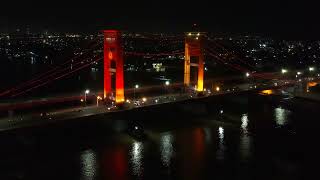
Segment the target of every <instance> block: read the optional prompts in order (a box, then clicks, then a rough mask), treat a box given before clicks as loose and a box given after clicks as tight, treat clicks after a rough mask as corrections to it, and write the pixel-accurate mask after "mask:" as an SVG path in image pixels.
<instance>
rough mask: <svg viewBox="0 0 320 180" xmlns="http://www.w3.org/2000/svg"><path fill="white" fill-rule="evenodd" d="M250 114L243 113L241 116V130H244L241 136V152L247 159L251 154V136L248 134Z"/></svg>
mask: <svg viewBox="0 0 320 180" xmlns="http://www.w3.org/2000/svg"><path fill="white" fill-rule="evenodd" d="M248 123H249V119H248V114H242V116H241V131H242V132H243V134H242V136H241V137H240V147H239V149H240V154H241V157H242V158H243V159H245V160H247V159H248V157H249V156H250V147H251V137H250V136H249V135H248Z"/></svg>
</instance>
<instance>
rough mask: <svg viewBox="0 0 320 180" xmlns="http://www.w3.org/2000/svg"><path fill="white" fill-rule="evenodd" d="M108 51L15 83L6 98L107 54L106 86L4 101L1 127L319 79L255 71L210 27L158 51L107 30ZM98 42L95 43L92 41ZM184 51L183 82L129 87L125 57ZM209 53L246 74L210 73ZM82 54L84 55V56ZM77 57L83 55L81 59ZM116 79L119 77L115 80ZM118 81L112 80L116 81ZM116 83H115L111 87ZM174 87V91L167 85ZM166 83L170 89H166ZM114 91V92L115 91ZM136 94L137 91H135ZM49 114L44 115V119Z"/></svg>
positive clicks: (311, 83)
mask: <svg viewBox="0 0 320 180" xmlns="http://www.w3.org/2000/svg"><path fill="white" fill-rule="evenodd" d="M103 37H104V38H103V39H104V40H103V57H100V56H96V55H94V56H93V57H92V56H91V57H88V58H84V56H85V55H84V54H80V55H77V56H76V57H74V58H72V59H70V60H69V61H66V62H64V63H63V64H61V65H59V66H57V67H55V68H53V69H51V70H49V71H47V72H45V73H43V74H41V75H40V76H38V77H36V78H33V79H31V80H30V81H27V82H24V83H22V84H20V85H17V86H16V87H13V88H10V89H7V90H4V91H2V92H0V97H1V98H11V97H12V98H13V97H19V96H21V95H24V94H26V93H28V92H30V91H32V90H34V89H37V88H40V87H42V86H45V85H47V84H49V83H51V82H52V81H56V80H59V79H62V78H65V77H68V76H71V75H72V74H74V73H76V72H79V71H80V70H82V69H84V68H87V67H89V66H90V65H92V64H93V63H97V62H98V61H100V60H103V69H104V73H103V79H104V80H103V91H102V92H100V91H97V92H94V93H93V92H90V91H89V90H86V91H85V92H84V95H81V96H79V95H69V96H62V97H47V98H45V99H32V100H29V101H26V100H23V101H22V102H17V103H12V102H7V103H2V104H0V111H3V112H8V116H7V117H3V118H2V120H1V121H0V131H4V130H10V129H15V128H20V127H25V126H30V125H35V124H39V123H40V124H41V123H48V122H51V121H60V120H66V119H75V118H81V117H87V116H94V115H98V114H105V113H114V112H121V111H129V110H132V109H136V108H144V107H148V106H157V105H164V104H168V103H176V102H184V101H188V100H191V99H193V100H197V99H203V98H208V97H213V96H219V95H225V94H237V93H242V92H249V91H253V92H259V93H262V94H270V92H272V91H271V89H277V88H282V87H288V86H294V85H295V84H297V83H307V85H308V86H314V85H315V84H316V83H317V82H318V81H319V79H318V78H319V77H314V79H308V78H297V77H293V78H292V77H289V76H285V75H284V74H285V73H286V72H285V71H283V72H256V71H253V70H249V69H248V68H245V67H243V66H241V65H239V64H232V63H230V62H227V61H226V58H227V57H224V56H223V55H221V53H219V52H217V50H216V49H215V48H212V47H210V46H208V45H207V41H210V39H209V38H208V36H207V35H206V33H205V32H187V33H185V35H184V51H183V50H181V51H173V52H162V53H157V54H151V53H141V52H140V53H139V52H125V51H124V49H123V40H122V34H121V32H120V31H118V30H105V31H103ZM98 45H99V44H94V45H93V47H96V46H98ZM216 48H218V49H219V50H221V49H222V50H225V48H224V47H223V46H222V45H219V44H216ZM173 54H175V55H177V54H178V55H183V56H184V64H183V65H182V66H183V68H184V71H183V72H184V74H181V76H183V82H176V83H172V82H170V81H166V82H165V83H164V84H161V85H154V86H146V87H137V86H135V87H133V88H129V89H125V86H124V84H125V77H124V60H125V58H124V57H125V56H126V55H134V56H139V55H148V56H165V55H173ZM205 56H211V57H214V58H215V60H216V61H217V62H220V63H222V64H224V65H225V66H227V67H228V68H232V69H234V70H237V71H240V72H241V73H242V74H243V76H233V77H230V76H229V77H221V78H219V77H216V78H214V79H209V78H208V79H206V78H205V76H204V75H205V73H204V72H205V66H204V64H205V62H206V61H205ZM82 58H83V59H82ZM79 59H80V60H79ZM76 60H78V61H76ZM239 61H241V63H242V64H246V65H247V66H251V67H252V65H250V64H248V63H246V62H244V61H243V60H241V58H240V59H239ZM191 68H196V70H197V75H196V76H197V77H196V80H195V81H191V79H190V76H191V73H190V72H191V71H190V69H191ZM249 77H250V78H255V79H263V80H264V82H263V83H262V82H260V83H256V82H243V81H241V80H243V79H248V78H249ZM113 79H114V80H113ZM221 81H225V82H227V81H236V82H237V83H236V84H235V83H232V84H230V85H229V84H227V83H226V84H224V85H223V86H217V85H216V86H213V82H221ZM113 82H114V83H115V85H113V84H112V83H113ZM113 86H114V87H115V88H114V89H112V87H113ZM169 88H170V92H167V91H166V89H169ZM163 89H165V91H166V93H164V94H163V93H162V92H163ZM151 91H153V92H155V93H152V94H151V93H150V96H146V97H142V98H135V94H136V93H137V92H145V94H148V92H151ZM160 92H161V93H160ZM113 94H115V95H113ZM132 94H133V97H132ZM89 100H91V101H92V100H96V103H94V104H93V105H92V104H91V105H89V104H88V105H87V106H85V107H83V106H81V107H79V106H77V107H66V108H62V109H61V108H60V109H57V110H54V111H51V112H41V113H39V112H36V113H27V114H25V115H14V114H13V111H16V110H19V109H25V108H31V109H32V108H33V107H39V106H43V105H47V104H49V105H52V104H56V103H62V104H63V103H66V102H68V101H78V102H81V101H84V102H87V101H89ZM44 120H45V121H44Z"/></svg>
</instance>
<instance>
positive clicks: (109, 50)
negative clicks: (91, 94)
mask: <svg viewBox="0 0 320 180" xmlns="http://www.w3.org/2000/svg"><path fill="white" fill-rule="evenodd" d="M103 33H104V51H103V52H104V65H103V67H104V82H103V83H104V88H103V97H104V98H105V99H106V98H108V97H109V96H110V95H111V93H112V88H111V82H112V79H111V78H112V77H111V73H112V72H115V74H116V75H115V76H116V77H115V79H116V80H115V82H116V85H115V94H116V97H115V101H116V103H123V102H124V100H125V99H124V78H123V47H122V40H121V32H120V31H118V30H104V31H103ZM112 62H115V63H114V64H115V67H112V66H111V65H112V64H113V63H112Z"/></svg>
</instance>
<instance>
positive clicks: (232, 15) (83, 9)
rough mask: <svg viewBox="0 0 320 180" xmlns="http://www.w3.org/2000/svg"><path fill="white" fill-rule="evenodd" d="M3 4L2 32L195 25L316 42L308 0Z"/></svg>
mask: <svg viewBox="0 0 320 180" xmlns="http://www.w3.org/2000/svg"><path fill="white" fill-rule="evenodd" d="M279 1H281V2H279ZM1 6H2V10H1V12H0V30H2V31H8V30H12V29H15V28H17V27H18V28H23V27H26V26H29V27H31V29H34V30H35V29H37V30H43V29H48V30H52V31H76V32H77V31H78V32H82V31H97V30H100V29H105V28H117V29H124V30H128V31H157V32H160V31H165V32H169V31H174V32H180V31H187V30H188V29H189V27H191V25H192V24H193V23H197V24H198V25H199V26H200V27H201V30H202V31H210V32H220V33H240V34H241V33H253V34H255V33H258V34H264V35H266V36H274V37H280V38H286V37H289V38H296V39H301V38H309V39H320V35H319V32H320V23H319V17H320V11H319V10H318V6H317V5H316V4H315V3H310V2H307V1H301V2H300V3H299V2H294V1H288V0H265V1H259V2H257V1H248V0H236V1H231V0H219V1H217V0H211V1H202V0H195V1H193V2H190V1H187V0H185V1H174V0H171V1H169V0H150V1H138V0H131V1H128V0H127V1H122V2H120V1H117V2H116V3H114V2H110V0H105V1H96V0H86V1H85V2H82V1H80V0H79V1H67V0H65V1H46V2H45V1H41V2H39V1H27V2H13V1H8V2H1ZM4 7H5V8H4Z"/></svg>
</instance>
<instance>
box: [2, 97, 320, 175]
mask: <svg viewBox="0 0 320 180" xmlns="http://www.w3.org/2000/svg"><path fill="white" fill-rule="evenodd" d="M302 104H303V106H304V107H300V105H302ZM302 104H300V105H295V106H285V107H284V106H283V105H281V104H275V105H270V104H267V103H265V104H264V103H260V104H254V105H249V104H243V103H237V102H224V103H223V105H221V106H218V108H216V111H217V112H216V113H215V112H213V113H209V114H206V115H201V116H194V115H186V116H183V115H181V116H179V115H174V116H172V117H171V115H170V112H163V113H162V116H161V118H160V119H161V120H159V119H158V118H159V117H154V118H152V114H151V115H149V116H148V117H140V118H138V117H124V118H119V119H116V120H109V121H108V122H107V123H98V124H97V123H95V122H92V123H91V122H86V123H82V124H76V123H75V122H70V123H68V124H59V125H50V126H48V127H39V128H34V129H28V130H23V131H18V132H13V133H9V134H4V135H2V136H1V150H0V152H1V154H0V179H1V180H7V179H28V180H29V179H30V180H57V179H59V180H93V179H105V180H106V179H119V180H125V179H282V180H283V179H304V178H305V177H307V176H309V177H311V174H312V172H313V170H314V169H316V167H317V165H313V163H314V162H316V161H315V160H314V157H315V153H317V151H316V150H315V147H316V144H317V140H314V138H315V137H317V131H316V129H317V127H315V125H316V124H313V123H315V121H316V120H318V119H319V118H318V117H317V109H318V107H319V106H318V105H317V104H316V103H315V104H314V103H311V104H310V103H309V104H308V103H302ZM305 106H310V107H311V109H309V107H308V108H306V107H305ZM312 108H313V109H312ZM289 109H291V110H289ZM306 109H309V110H306ZM139 116H140V114H139ZM156 116H158V115H156ZM139 119H141V121H139ZM131 120H136V121H137V122H138V123H139V124H141V125H142V126H144V128H145V131H146V134H147V138H146V139H145V140H137V139H135V138H133V137H131V136H130V135H128V134H127V133H125V132H124V131H123V130H122V127H123V126H124V124H126V122H127V121H131ZM93 124H94V125H93ZM316 179H317V178H316Z"/></svg>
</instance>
